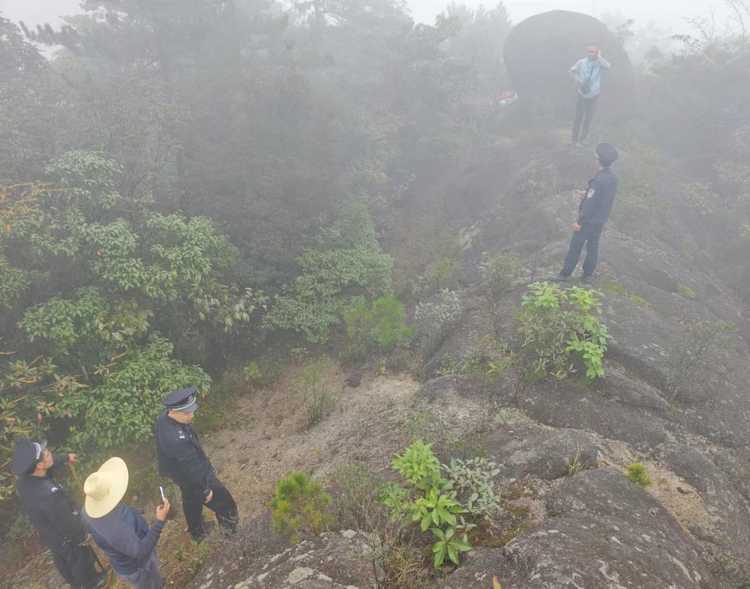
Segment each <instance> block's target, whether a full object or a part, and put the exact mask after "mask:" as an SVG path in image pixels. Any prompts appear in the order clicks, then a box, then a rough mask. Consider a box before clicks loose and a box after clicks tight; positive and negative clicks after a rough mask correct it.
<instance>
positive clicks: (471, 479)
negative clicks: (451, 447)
mask: <svg viewBox="0 0 750 589" xmlns="http://www.w3.org/2000/svg"><path fill="white" fill-rule="evenodd" d="M443 470H445V474H446V477H447V479H448V482H449V484H450V486H451V488H452V489H453V490H454V491H455V492H456V498H457V499H458V501H459V502H460V503H461V504H462V505H464V506H465V507H466V513H467V514H469V515H470V516H473V517H475V518H482V517H485V516H486V517H492V516H493V515H495V514H496V513H497V512H498V511H500V497H499V496H498V495H497V494H496V493H495V485H494V483H493V479H494V478H495V477H496V476H497V475H498V474H499V473H500V469H499V468H498V467H497V464H495V463H494V462H490V461H488V460H487V459H485V458H472V459H470V460H459V459H456V458H452V459H451V463H450V465H449V466H446V465H443Z"/></svg>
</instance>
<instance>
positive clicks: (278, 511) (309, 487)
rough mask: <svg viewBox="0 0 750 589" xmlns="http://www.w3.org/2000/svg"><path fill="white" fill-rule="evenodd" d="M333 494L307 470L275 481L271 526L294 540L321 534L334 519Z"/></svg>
mask: <svg viewBox="0 0 750 589" xmlns="http://www.w3.org/2000/svg"><path fill="white" fill-rule="evenodd" d="M330 502H331V496H330V495H328V494H327V493H325V492H324V491H323V489H322V487H321V486H320V483H318V482H316V481H313V480H312V479H311V478H310V477H309V476H308V475H307V474H305V473H304V472H295V473H292V474H290V475H289V476H287V477H284V478H282V479H281V480H279V482H278V483H277V484H276V495H275V496H274V498H273V500H272V501H271V509H272V514H271V529H272V530H273V531H274V532H276V533H278V534H288V535H289V540H290V542H291V543H292V544H297V543H298V542H299V541H300V540H303V539H305V538H310V537H313V536H319V535H320V534H321V533H323V532H325V531H327V530H328V526H329V525H330V523H331V516H330V514H329V504H330Z"/></svg>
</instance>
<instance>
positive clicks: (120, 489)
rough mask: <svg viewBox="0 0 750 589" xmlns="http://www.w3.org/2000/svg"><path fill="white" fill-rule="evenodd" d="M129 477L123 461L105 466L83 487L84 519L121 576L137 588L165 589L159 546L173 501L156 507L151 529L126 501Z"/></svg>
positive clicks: (117, 459) (119, 460) (108, 462)
mask: <svg viewBox="0 0 750 589" xmlns="http://www.w3.org/2000/svg"><path fill="white" fill-rule="evenodd" d="M128 478H129V475H128V467H127V465H126V464H125V462H124V461H123V460H122V458H117V457H114V458H110V459H109V460H107V462H105V463H104V464H102V466H101V468H100V469H99V470H98V471H97V472H95V473H93V474H92V475H91V476H89V478H87V479H86V483H85V484H84V486H83V491H84V493H86V503H85V505H84V508H83V511H82V513H81V517H82V519H83V521H84V523H85V525H86V527H87V528H88V530H89V532H90V533H91V535H92V536H93V537H94V541H95V542H96V543H97V545H98V546H99V548H101V549H102V550H103V551H104V553H105V554H106V555H107V556H108V557H109V560H110V562H111V563H112V569H113V570H114V571H115V573H116V574H117V576H118V577H120V578H121V579H122V580H123V581H125V582H126V583H130V584H131V585H132V586H133V587H135V589H161V588H162V586H163V580H162V578H161V573H160V572H159V563H158V561H157V560H156V543H157V542H158V541H159V537H160V536H161V531H162V529H163V527H164V522H165V520H166V519H167V514H168V513H169V500H168V499H166V498H165V499H164V502H163V503H161V504H160V505H159V506H158V507H157V508H156V522H154V525H153V527H151V528H149V526H148V524H147V523H146V520H145V519H143V516H142V515H141V514H140V512H138V510H136V509H134V508H133V507H130V506H129V505H126V504H125V503H123V502H122V498H123V497H124V496H125V492H126V491H127V488H128Z"/></svg>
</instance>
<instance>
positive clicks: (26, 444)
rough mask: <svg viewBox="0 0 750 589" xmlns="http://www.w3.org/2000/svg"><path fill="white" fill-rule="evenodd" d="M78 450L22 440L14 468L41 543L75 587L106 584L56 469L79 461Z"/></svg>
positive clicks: (87, 588)
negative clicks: (59, 450) (53, 451)
mask: <svg viewBox="0 0 750 589" xmlns="http://www.w3.org/2000/svg"><path fill="white" fill-rule="evenodd" d="M76 461H77V460H76V455H75V454H55V455H54V456H53V455H52V454H51V453H50V451H49V450H48V449H47V442H46V440H43V441H41V442H32V441H31V440H25V439H24V440H19V441H18V443H17V444H16V449H15V452H14V454H13V472H15V473H16V474H17V475H18V485H17V486H18V495H19V496H20V498H21V504H22V506H23V510H24V511H25V512H26V515H28V516H29V519H30V520H31V523H32V524H33V526H34V528H35V529H36V531H37V532H38V533H39V538H40V539H41V541H42V543H43V544H44V545H45V546H46V547H47V548H49V549H50V552H52V560H53V561H54V563H55V567H57V570H58V571H60V574H61V575H62V577H63V579H65V581H67V582H68V583H69V584H70V586H71V588H73V589H79V588H83V589H92V588H98V587H103V586H104V583H105V582H106V575H105V574H104V572H102V573H97V572H96V568H94V552H93V550H92V548H91V547H90V546H84V545H83V544H84V542H86V539H87V537H86V536H87V535H86V531H85V530H84V527H83V524H82V522H81V520H80V518H79V510H78V509H77V508H76V506H75V505H74V504H73V502H72V500H71V499H70V497H69V496H68V493H67V491H66V490H65V489H64V488H63V486H62V485H61V484H60V483H58V482H57V481H55V479H54V478H53V477H54V474H53V473H54V469H55V467H58V466H60V465H62V464H65V463H66V462H76Z"/></svg>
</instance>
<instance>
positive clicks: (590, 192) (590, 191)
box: [586, 188, 596, 198]
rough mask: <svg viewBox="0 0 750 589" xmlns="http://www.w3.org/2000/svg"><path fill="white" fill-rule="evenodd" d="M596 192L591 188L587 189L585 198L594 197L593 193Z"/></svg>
mask: <svg viewBox="0 0 750 589" xmlns="http://www.w3.org/2000/svg"><path fill="white" fill-rule="evenodd" d="M595 194H596V190H594V189H593V188H592V189H590V190H589V191H588V194H586V198H594V195H595Z"/></svg>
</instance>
